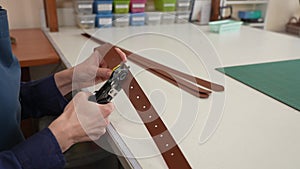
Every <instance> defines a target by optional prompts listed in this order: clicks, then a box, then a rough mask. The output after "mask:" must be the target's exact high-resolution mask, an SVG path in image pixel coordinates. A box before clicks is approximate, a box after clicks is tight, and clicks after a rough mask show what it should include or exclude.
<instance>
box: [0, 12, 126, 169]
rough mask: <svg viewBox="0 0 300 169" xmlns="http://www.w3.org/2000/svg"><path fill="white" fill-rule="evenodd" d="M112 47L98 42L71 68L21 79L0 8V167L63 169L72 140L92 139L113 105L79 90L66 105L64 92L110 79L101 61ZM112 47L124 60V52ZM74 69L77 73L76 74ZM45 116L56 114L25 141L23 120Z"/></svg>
mask: <svg viewBox="0 0 300 169" xmlns="http://www.w3.org/2000/svg"><path fill="white" fill-rule="evenodd" d="M110 46H111V45H102V46H101V47H100V48H97V50H95V51H94V53H93V54H92V55H91V56H90V57H89V58H88V59H87V60H85V61H84V62H82V63H81V64H79V65H77V66H75V67H73V68H70V69H66V70H63V71H61V72H58V73H56V74H54V75H51V76H49V77H47V78H44V79H41V80H38V81H33V82H28V83H20V65H19V62H18V60H17V59H16V57H15V56H13V54H12V51H11V45H10V36H9V29H8V21H7V12H6V10H4V9H2V8H1V7H0V151H1V152H0V169H4V168H5V169H10V168H14V169H15V168H16V169H17V168H20V169H21V168H22V169H29V168H30V169H31V168H41V169H48V168H49V169H50V168H55V169H57V168H63V167H64V164H65V160H64V156H63V152H65V151H66V150H67V149H68V148H70V147H71V146H72V145H73V144H75V143H78V142H84V141H90V140H96V139H98V138H99V137H100V136H101V135H103V134H104V133H105V127H106V126H107V125H108V123H109V121H108V116H109V115H110V113H111V112H112V111H113V105H112V103H108V104H105V105H99V104H97V103H94V102H90V101H88V98H89V96H90V95H91V93H88V92H79V93H78V94H76V95H75V97H74V98H73V99H72V100H71V101H70V102H69V103H68V102H67V100H66V99H65V98H64V97H63V96H64V95H66V94H67V93H69V92H71V91H72V90H74V89H80V88H83V87H88V86H91V85H93V84H95V83H99V82H102V81H103V80H106V79H108V78H109V76H110V74H111V70H109V69H107V68H102V67H101V65H103V62H100V61H101V58H102V55H101V53H105V51H107V48H108V47H110ZM116 50H117V52H118V53H119V55H120V57H122V59H123V60H126V56H125V54H124V53H123V52H122V51H120V50H119V49H116ZM104 65H105V64H104ZM75 70H76V72H79V73H76V75H75V74H74V72H75ZM94 82H95V83H94ZM45 115H57V116H59V117H58V118H57V119H56V120H54V121H53V122H52V123H51V124H50V125H49V127H48V128H45V129H43V130H42V131H40V132H38V133H36V134H35V135H33V136H32V137H30V138H28V139H27V140H24V137H23V134H22V132H21V130H20V121H21V119H24V118H28V117H42V116H45ZM82 125H83V126H84V127H82Z"/></svg>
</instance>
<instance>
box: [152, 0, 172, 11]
mask: <svg viewBox="0 0 300 169" xmlns="http://www.w3.org/2000/svg"><path fill="white" fill-rule="evenodd" d="M154 4H155V9H156V10H157V11H163V12H172V11H175V9H176V0H154Z"/></svg>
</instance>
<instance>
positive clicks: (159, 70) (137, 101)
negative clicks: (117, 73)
mask: <svg viewBox="0 0 300 169" xmlns="http://www.w3.org/2000/svg"><path fill="white" fill-rule="evenodd" d="M83 35H84V36H86V37H88V38H92V40H94V41H96V42H98V43H100V44H104V43H105V42H104V41H102V40H99V39H97V38H95V37H92V36H90V35H88V34H83ZM96 50H97V49H96ZM121 50H123V51H124V52H125V53H126V55H127V57H128V59H129V60H131V61H132V62H134V63H136V64H138V65H139V66H141V67H143V68H145V69H147V70H148V71H150V72H152V73H154V74H155V75H157V76H159V77H161V78H163V79H165V80H166V81H168V82H170V83H171V84H173V85H176V86H180V88H182V89H183V90H185V91H187V92H189V93H190V94H193V95H194V96H197V97H201V98H207V97H208V96H209V94H210V93H211V91H209V90H207V89H211V90H214V91H223V90H224V88H223V86H221V85H218V84H215V83H211V82H208V81H205V80H202V79H200V78H195V77H192V76H190V75H187V74H184V73H182V72H179V71H177V70H174V69H171V68H168V67H165V66H163V65H160V64H158V63H155V62H153V61H150V60H147V59H144V58H142V57H139V56H138V55H136V54H133V53H132V52H130V51H128V50H125V49H122V48H121ZM104 61H105V62H106V64H107V66H108V68H111V69H112V68H114V67H115V66H117V65H118V64H120V63H121V61H122V60H121V58H120V57H119V55H118V54H117V52H116V51H115V50H114V48H113V46H112V48H111V49H109V51H108V52H107V53H106V55H105V56H104ZM170 74H172V75H170ZM178 79H180V80H178ZM188 81H190V82H188ZM191 82H195V83H197V84H198V85H202V86H204V87H205V88H207V89H204V88H200V87H198V86H195V85H194V84H192V83H191ZM122 88H123V90H124V91H125V93H126V95H127V97H128V98H129V100H130V102H131V103H132V105H133V106H134V108H135V110H136V111H137V113H138V115H139V116H140V118H141V120H142V121H143V123H144V125H145V126H146V128H147V130H148V132H149V134H150V135H151V137H152V139H153V140H154V142H155V144H156V146H157V148H158V149H159V151H160V153H161V155H162V157H163V158H164V161H165V162H166V164H167V166H168V167H169V168H171V169H189V168H191V166H190V165H189V163H188V161H187V159H186V158H185V156H184V154H183V153H182V151H181V150H180V148H179V146H178V145H177V143H176V141H175V140H174V138H173V136H172V135H171V133H170V132H169V131H168V128H167V127H166V126H165V124H164V123H163V121H162V119H161V118H160V117H159V115H158V113H157V112H156V110H155V109H154V107H153V106H152V104H151V103H150V101H149V99H148V98H147V96H146V94H145V93H144V91H143V90H142V88H141V87H140V85H139V84H138V82H137V81H136V79H135V78H134V77H133V75H132V74H131V72H129V74H128V75H127V78H126V81H125V82H124V84H123V86H122Z"/></svg>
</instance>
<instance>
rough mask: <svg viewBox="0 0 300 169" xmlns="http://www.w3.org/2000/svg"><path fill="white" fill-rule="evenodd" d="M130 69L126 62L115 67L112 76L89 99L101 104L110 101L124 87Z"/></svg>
mask: <svg viewBox="0 0 300 169" xmlns="http://www.w3.org/2000/svg"><path fill="white" fill-rule="evenodd" d="M128 71H129V66H127V65H126V64H125V63H124V62H122V63H121V64H119V65H117V66H116V67H115V68H113V72H112V74H111V76H110V78H109V79H108V80H107V81H106V82H105V83H104V85H103V86H102V87H101V88H100V89H99V90H98V91H95V95H92V96H90V98H89V100H90V101H94V102H97V103H99V104H106V103H109V102H110V101H111V100H112V99H113V98H114V97H115V96H116V95H117V94H118V93H119V91H120V90H121V89H122V84H123V82H124V80H125V79H126V77H127V75H128Z"/></svg>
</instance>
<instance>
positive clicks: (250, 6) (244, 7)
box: [220, 0, 269, 28]
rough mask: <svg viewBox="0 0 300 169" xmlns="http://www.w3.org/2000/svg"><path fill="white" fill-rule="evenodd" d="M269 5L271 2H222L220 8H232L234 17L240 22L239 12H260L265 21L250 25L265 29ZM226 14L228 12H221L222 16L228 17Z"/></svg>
mask: <svg viewBox="0 0 300 169" xmlns="http://www.w3.org/2000/svg"><path fill="white" fill-rule="evenodd" d="M268 3H269V0H221V1H220V7H224V6H232V17H233V18H234V19H238V20H239V19H240V18H239V17H238V12H239V11H248V10H260V11H261V13H262V18H263V20H264V21H263V22H261V23H249V24H248V25H250V26H253V27H259V28H265V23H266V20H267V17H266V16H267V15H266V14H267V9H268ZM225 12H226V11H221V14H222V15H227V14H226V13H225ZM227 12H228V11H227Z"/></svg>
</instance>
